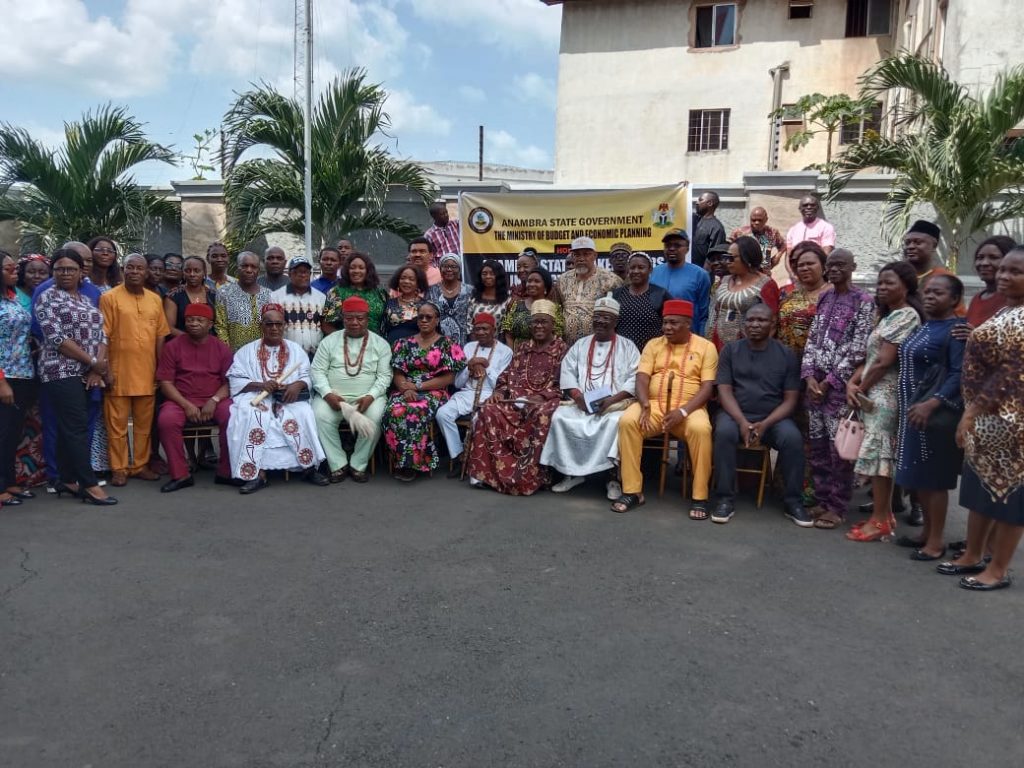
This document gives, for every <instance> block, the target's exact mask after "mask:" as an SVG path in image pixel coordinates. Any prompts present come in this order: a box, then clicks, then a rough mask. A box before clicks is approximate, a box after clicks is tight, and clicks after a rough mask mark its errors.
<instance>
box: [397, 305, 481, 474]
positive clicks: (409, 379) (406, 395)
mask: <svg viewBox="0 0 1024 768" xmlns="http://www.w3.org/2000/svg"><path fill="white" fill-rule="evenodd" d="M440 319H441V313H440V311H439V310H438V308H437V307H436V306H435V305H434V304H431V303H430V302H429V301H425V302H423V303H422V304H420V306H419V310H418V312H417V316H416V322H417V324H418V326H419V331H418V333H416V334H415V335H414V336H410V337H408V338H404V339H399V340H398V341H397V342H395V345H394V348H393V349H392V357H391V367H392V369H393V370H394V381H393V385H394V391H393V393H392V395H391V397H389V398H388V402H387V405H386V406H385V407H384V442H385V443H386V444H387V446H388V449H389V450H390V451H391V453H392V455H393V456H394V461H395V479H396V480H401V481H402V482H405V483H408V482H411V481H413V480H415V479H416V477H417V475H420V474H425V473H427V472H430V471H431V470H432V469H434V468H435V467H437V463H438V458H437V448H436V447H435V446H434V441H433V440H431V439H430V426H431V424H433V423H434V416H435V415H436V414H437V409H438V408H440V407H441V406H442V405H444V404H445V403H446V402H447V401H448V396H449V395H448V387H449V386H451V384H452V382H454V381H455V374H457V373H458V372H459V371H461V370H462V369H463V367H465V365H466V356H465V354H464V353H463V352H462V347H460V346H459V345H458V344H456V343H455V342H453V341H452V340H451V339H449V338H448V337H446V336H445V335H444V334H442V333H441V332H440V330H439V329H438V326H439V324H440Z"/></svg>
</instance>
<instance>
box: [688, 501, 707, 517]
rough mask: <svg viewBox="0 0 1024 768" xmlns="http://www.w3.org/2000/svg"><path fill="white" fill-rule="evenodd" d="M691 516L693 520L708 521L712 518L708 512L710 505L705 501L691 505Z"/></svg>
mask: <svg viewBox="0 0 1024 768" xmlns="http://www.w3.org/2000/svg"><path fill="white" fill-rule="evenodd" d="M689 516H690V519H691V520H707V519H708V518H709V517H711V515H710V513H709V512H708V505H707V504H705V503H704V502H703V501H695V502H693V504H691V505H690V512H689Z"/></svg>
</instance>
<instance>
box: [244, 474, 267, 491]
mask: <svg viewBox="0 0 1024 768" xmlns="http://www.w3.org/2000/svg"><path fill="white" fill-rule="evenodd" d="M268 485H270V480H268V479H267V478H265V477H260V476H258V475H257V476H256V477H255V478H254V479H252V480H250V481H249V482H247V483H242V485H241V487H240V488H239V489H238V492H239V493H244V494H247V493H256V491H262V490H263V489H264V488H266V487H267V486H268Z"/></svg>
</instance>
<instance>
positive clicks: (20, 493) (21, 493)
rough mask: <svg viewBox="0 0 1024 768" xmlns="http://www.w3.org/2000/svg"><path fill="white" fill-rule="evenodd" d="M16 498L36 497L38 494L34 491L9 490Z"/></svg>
mask: <svg viewBox="0 0 1024 768" xmlns="http://www.w3.org/2000/svg"><path fill="white" fill-rule="evenodd" d="M7 493H9V494H11V496H13V497H14V498H16V499H34V498H35V497H36V495H35V494H34V493H32V491H7Z"/></svg>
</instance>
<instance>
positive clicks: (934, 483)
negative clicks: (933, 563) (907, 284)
mask: <svg viewBox="0 0 1024 768" xmlns="http://www.w3.org/2000/svg"><path fill="white" fill-rule="evenodd" d="M963 294H964V284H963V283H961V282H960V280H959V279H957V278H955V277H953V276H952V275H944V274H941V275H935V276H933V277H932V278H931V279H930V280H928V282H926V283H925V286H924V290H923V291H922V296H923V298H922V304H923V305H924V318H925V321H924V324H923V325H922V326H921V327H920V328H918V329H917V330H916V331H915V332H914V333H913V334H912V335H911V336H910V338H908V339H907V340H906V341H905V342H903V344H901V345H900V373H899V392H898V394H899V417H900V431H899V458H898V462H897V465H896V484H897V485H899V486H900V487H902V488H904V489H906V490H908V491H913V492H915V493H916V494H917V500H918V502H919V503H920V504H921V506H922V508H923V509H924V531H923V535H922V537H921V539H920V540H918V539H912V538H910V537H900V538H899V539H897V540H896V543H897V544H902V545H904V546H908V547H913V548H914V551H913V552H911V553H910V559H911V560H938V559H939V558H941V557H942V556H943V555H945V554H946V545H945V543H944V542H943V538H942V534H943V531H944V528H945V525H946V507H948V506H949V492H950V491H951V490H952V489H953V488H956V485H957V481H958V480H959V478H960V467H961V465H962V464H963V453H962V452H961V451H960V450H959V449H958V448H957V447H956V441H955V437H956V423H957V421H959V418H960V413H961V411H963V398H961V396H960V367H961V365H962V363H963V357H964V342H963V341H960V340H958V339H956V338H954V337H953V335H952V334H953V329H954V327H955V326H957V325H958V324H960V323H962V321H961V320H960V319H959V318H958V317H957V316H956V308H957V306H959V304H960V299H961V298H963ZM936 366H939V368H938V369H937V368H936ZM936 370H941V372H942V373H943V374H944V376H943V377H942V378H941V379H938V380H933V381H930V382H926V381H925V379H926V378H927V377H928V376H929V375H931V374H932V373H933V372H934V371H936ZM922 384H923V385H924V386H925V387H927V388H928V389H929V391H927V392H920V391H919V390H920V387H921V386H922Z"/></svg>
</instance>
